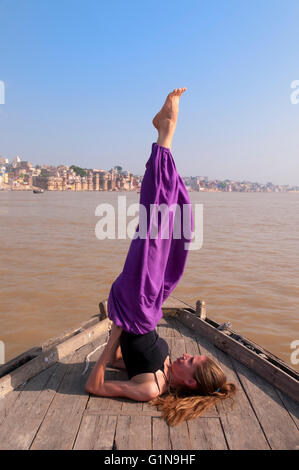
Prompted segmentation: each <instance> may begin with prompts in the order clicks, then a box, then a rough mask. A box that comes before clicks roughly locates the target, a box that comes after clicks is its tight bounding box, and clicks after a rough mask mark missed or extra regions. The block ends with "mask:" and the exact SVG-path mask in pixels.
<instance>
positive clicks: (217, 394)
mask: <svg viewBox="0 0 299 470" xmlns="http://www.w3.org/2000/svg"><path fill="white" fill-rule="evenodd" d="M194 379H195V380H196V382H197V385H198V388H196V389H195V390H194V389H190V388H182V387H178V386H176V387H175V388H172V389H171V387H169V393H168V394H167V395H164V396H159V397H157V398H154V400H151V401H150V404H151V405H152V406H157V408H158V410H159V411H162V416H163V418H164V420H165V421H166V422H167V424H168V425H169V426H175V425H176V424H179V423H181V422H182V421H185V420H187V419H194V418H198V417H199V416H200V415H201V414H202V413H203V412H204V411H205V410H206V409H207V408H209V407H211V406H213V405H215V404H216V403H217V402H218V401H219V400H224V399H226V398H230V397H231V396H232V395H233V394H234V393H235V392H236V386H235V385H234V384H233V383H228V382H227V380H226V375H225V374H224V372H223V370H222V369H221V367H220V366H219V365H218V364H217V363H216V362H215V361H214V360H213V359H211V358H209V357H208V356H206V358H205V360H204V361H201V363H200V364H199V365H198V367H197V369H196V372H195V376H194Z"/></svg>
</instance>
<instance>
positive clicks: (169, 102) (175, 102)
mask: <svg viewBox="0 0 299 470" xmlns="http://www.w3.org/2000/svg"><path fill="white" fill-rule="evenodd" d="M186 90H187V88H175V89H174V90H173V91H172V92H171V93H169V95H168V96H167V98H166V100H165V103H164V105H163V106H162V109H161V110H160V111H159V112H158V113H157V114H156V116H155V117H154V119H153V125H154V127H155V128H156V129H157V130H158V132H167V131H168V129H169V130H170V129H172V130H173V132H174V129H175V126H176V122H177V118H178V112H179V101H180V97H181V95H182V94H183V93H184V92H185V91H186Z"/></svg>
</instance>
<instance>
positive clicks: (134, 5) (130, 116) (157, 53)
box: [0, 0, 299, 185]
mask: <svg viewBox="0 0 299 470" xmlns="http://www.w3.org/2000/svg"><path fill="white" fill-rule="evenodd" d="M0 80H2V81H4V82H5V86H6V103H5V104H4V105H0V155H2V156H6V157H8V158H9V159H11V158H12V157H13V156H15V155H20V156H21V157H22V158H23V159H24V160H29V161H30V162H31V163H32V164H34V165H35V164H37V163H47V164H53V165H58V164H63V163H64V164H67V165H71V164H77V165H79V166H82V167H87V168H101V169H106V170H108V169H110V168H111V167H112V166H114V165H120V166H122V167H123V169H127V170H130V171H133V172H134V173H136V174H140V175H142V174H143V173H144V171H145V163H146V161H147V159H148V157H149V152H150V148H151V143H152V142H153V141H155V140H156V131H155V129H154V128H153V127H152V124H151V120H152V117H153V116H154V114H155V113H156V112H157V111H158V110H159V108H160V107H161V105H162V103H163V102H164V99H165V96H166V94H167V93H168V92H169V91H171V90H172V89H173V88H177V87H181V86H186V87H187V88H188V90H187V92H186V93H185V94H184V96H183V97H182V100H181V107H180V116H179V121H178V127H177V131H176V134H175V137H174V142H173V149H172V150H173V156H174V158H175V161H176V165H177V168H178V171H179V172H180V173H181V174H182V175H183V176H187V175H194V176H195V175H203V176H209V177H211V178H219V179H225V178H232V179H236V180H243V179H248V180H251V181H260V182H268V181H272V182H273V183H276V184H288V183H289V184H297V185H298V184H299V158H298V157H299V132H298V124H299V104H298V105H292V104H291V102H290V94H291V92H292V90H291V88H290V85H291V82H292V81H294V80H299V1H298V0H217V1H215V0H206V1H203V0H197V1H188V0H186V1H184V2H181V1H180V2H178V1H175V0H172V1H157V0H154V1H152V0H151V1H149V2H141V1H126V2H125V1H109V2H108V1H106V2H103V1H100V0H95V1H93V0H84V1H83V0H0Z"/></svg>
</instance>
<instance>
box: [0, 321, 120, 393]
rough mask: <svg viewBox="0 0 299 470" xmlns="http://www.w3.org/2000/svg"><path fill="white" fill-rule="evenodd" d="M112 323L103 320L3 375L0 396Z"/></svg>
mask: <svg viewBox="0 0 299 470" xmlns="http://www.w3.org/2000/svg"><path fill="white" fill-rule="evenodd" d="M110 323H111V322H110V320H108V319H106V320H103V321H102V322H99V323H97V324H95V325H93V326H91V327H90V328H87V329H86V330H84V331H83V332H82V333H79V334H78V335H75V336H72V337H71V338H70V339H68V340H66V341H64V342H63V343H60V344H58V345H57V346H54V347H53V348H52V349H49V350H48V351H45V352H42V353H41V354H39V355H38V356H37V357H35V358H34V359H32V360H31V361H29V362H27V363H26V364H24V365H22V366H21V367H18V368H17V369H15V370H13V371H12V372H10V373H9V374H7V375H5V376H4V377H1V379H0V397H1V396H4V395H6V393H8V392H10V391H11V390H14V389H15V388H16V387H18V386H19V385H21V384H22V383H24V382H26V381H27V380H28V379H30V378H31V377H33V376H35V375H37V374H38V373H40V372H41V371H43V370H45V369H47V368H48V367H50V366H52V365H53V364H55V363H56V362H58V361H59V360H60V359H62V358H63V357H66V356H68V355H69V354H71V353H72V352H73V351H75V350H76V349H78V348H80V347H82V346H83V345H85V344H86V343H89V342H90V341H93V340H94V339H95V338H97V337H99V336H100V335H102V334H103V333H104V332H107V328H108V325H110Z"/></svg>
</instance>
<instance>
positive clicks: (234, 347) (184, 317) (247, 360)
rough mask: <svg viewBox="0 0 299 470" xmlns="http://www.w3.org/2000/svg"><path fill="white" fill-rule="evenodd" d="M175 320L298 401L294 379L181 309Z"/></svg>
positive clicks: (298, 385)
mask: <svg viewBox="0 0 299 470" xmlns="http://www.w3.org/2000/svg"><path fill="white" fill-rule="evenodd" d="M177 318H178V319H179V320H180V321H181V322H182V323H184V324H185V325H186V326H188V327H189V328H191V329H193V330H194V331H197V332H198V333H199V334H200V335H201V336H204V337H205V338H207V339H208V340H209V341H210V342H212V344H214V345H215V346H217V348H219V349H221V350H222V351H224V352H226V353H227V354H229V355H230V356H231V357H233V358H234V359H237V360H238V361H239V362H241V363H242V364H244V365H245V366H247V367H249V368H250V369H252V370H253V371H254V372H255V373H256V374H259V375H260V376H261V377H263V378H264V379H265V380H267V381H268V382H269V383H271V384H272V385H274V386H275V387H277V388H278V389H279V390H281V391H282V392H284V393H285V394H287V395H288V396H290V397H291V398H292V399H293V400H295V401H298V400H299V398H298V397H299V382H298V380H296V379H295V378H294V377H292V376H290V375H289V374H287V373H286V372H284V371H283V370H281V369H280V368H279V367H276V366H275V365H274V364H272V363H270V362H269V361H267V360H266V359H264V358H263V357H262V356H259V355H258V354H256V353H255V352H254V351H252V350H250V349H248V348H246V347H245V346H243V344H242V343H240V342H238V341H236V340H234V339H233V338H231V337H230V336H227V335H226V334H225V333H223V332H222V331H219V330H217V329H216V328H214V327H213V326H212V325H210V324H209V323H207V322H206V321H204V320H201V319H200V318H198V317H196V316H195V315H194V314H191V313H190V312H189V311H187V310H183V309H181V310H179V311H177Z"/></svg>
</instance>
